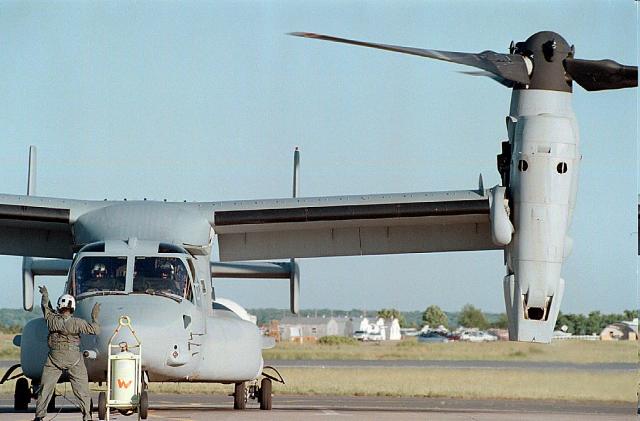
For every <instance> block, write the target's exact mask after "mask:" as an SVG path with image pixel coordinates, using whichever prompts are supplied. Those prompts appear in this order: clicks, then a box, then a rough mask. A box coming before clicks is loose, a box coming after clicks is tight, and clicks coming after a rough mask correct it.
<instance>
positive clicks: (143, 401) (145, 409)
mask: <svg viewBox="0 0 640 421" xmlns="http://www.w3.org/2000/svg"><path fill="white" fill-rule="evenodd" d="M148 413H149V395H148V394H147V391H146V390H143V391H142V393H141V394H140V418H141V419H143V420H146V419H147V415H148Z"/></svg>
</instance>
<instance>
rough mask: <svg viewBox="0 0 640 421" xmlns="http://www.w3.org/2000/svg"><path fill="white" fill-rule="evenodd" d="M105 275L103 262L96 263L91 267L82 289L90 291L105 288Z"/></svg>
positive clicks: (105, 269)
mask: <svg viewBox="0 0 640 421" xmlns="http://www.w3.org/2000/svg"><path fill="white" fill-rule="evenodd" d="M107 275H108V273H107V267H106V266H105V265H104V263H96V264H95V265H93V269H91V277H90V278H89V279H88V280H87V281H86V283H85V288H84V290H85V291H87V292H90V291H101V290H104V289H106V285H105V282H106V280H107Z"/></svg>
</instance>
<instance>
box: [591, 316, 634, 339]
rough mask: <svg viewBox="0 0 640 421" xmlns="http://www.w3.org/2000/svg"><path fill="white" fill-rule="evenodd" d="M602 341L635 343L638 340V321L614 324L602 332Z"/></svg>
mask: <svg viewBox="0 0 640 421" xmlns="http://www.w3.org/2000/svg"><path fill="white" fill-rule="evenodd" d="M600 339H601V340H603V341H610V340H614V341H615V340H623V341H635V340H637V339H638V319H634V320H633V321H631V322H620V323H613V324H610V325H609V326H607V327H605V328H604V329H603V330H602V332H600Z"/></svg>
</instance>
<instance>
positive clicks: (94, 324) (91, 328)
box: [77, 303, 100, 335]
mask: <svg viewBox="0 0 640 421" xmlns="http://www.w3.org/2000/svg"><path fill="white" fill-rule="evenodd" d="M99 315H100V304H98V303H95V304H94V305H93V309H92V310H91V322H90V323H89V322H87V321H86V320H82V319H77V320H78V322H79V323H78V333H83V334H85V335H98V334H99V333H100V324H99V323H98V316H99Z"/></svg>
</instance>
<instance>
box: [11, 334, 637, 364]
mask: <svg viewBox="0 0 640 421" xmlns="http://www.w3.org/2000/svg"><path fill="white" fill-rule="evenodd" d="M13 336H14V335H7V334H0V359H2V360H17V359H19V358H20V349H19V348H17V347H15V346H14V345H13V343H12V342H11V341H12V339H13ZM263 356H264V358H265V359H266V360H476V361H477V360H484V361H505V360H511V361H556V362H571V363H576V364H589V363H608V362H624V363H634V362H638V343H637V342H635V341H557V342H553V343H551V344H530V343H521V342H488V343H469V342H453V343H443V344H423V343H419V342H417V341H416V340H415V339H408V340H403V341H400V342H382V343H380V342H378V343H375V342H368V343H363V342H359V343H357V344H356V345H320V344H295V343H291V342H280V343H278V344H277V346H276V347H275V348H273V349H267V350H264V351H263Z"/></svg>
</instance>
